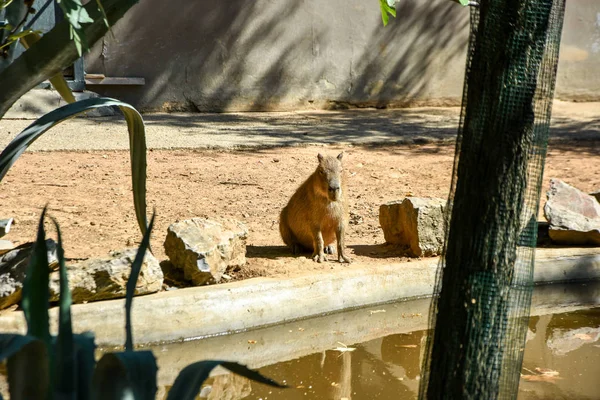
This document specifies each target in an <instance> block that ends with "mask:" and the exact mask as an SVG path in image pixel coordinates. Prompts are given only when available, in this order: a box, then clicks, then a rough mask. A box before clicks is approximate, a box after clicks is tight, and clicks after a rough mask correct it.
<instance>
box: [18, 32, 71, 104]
mask: <svg viewBox="0 0 600 400" xmlns="http://www.w3.org/2000/svg"><path fill="white" fill-rule="evenodd" d="M40 39H41V35H40V34H39V33H37V32H31V34H30V35H27V36H24V37H22V38H21V44H22V45H23V47H25V49H28V48H30V47H31V46H32V45H33V44H34V43H35V42H37V41H38V40H40ZM50 83H51V84H52V86H54V89H56V91H57V92H58V94H60V95H61V97H62V98H63V99H64V100H65V101H66V102H67V103H75V96H73V92H72V91H71V88H70V87H69V84H68V83H67V80H66V79H65V76H64V75H63V73H62V71H61V72H59V73H58V74H56V75H54V76H53V77H52V78H50Z"/></svg>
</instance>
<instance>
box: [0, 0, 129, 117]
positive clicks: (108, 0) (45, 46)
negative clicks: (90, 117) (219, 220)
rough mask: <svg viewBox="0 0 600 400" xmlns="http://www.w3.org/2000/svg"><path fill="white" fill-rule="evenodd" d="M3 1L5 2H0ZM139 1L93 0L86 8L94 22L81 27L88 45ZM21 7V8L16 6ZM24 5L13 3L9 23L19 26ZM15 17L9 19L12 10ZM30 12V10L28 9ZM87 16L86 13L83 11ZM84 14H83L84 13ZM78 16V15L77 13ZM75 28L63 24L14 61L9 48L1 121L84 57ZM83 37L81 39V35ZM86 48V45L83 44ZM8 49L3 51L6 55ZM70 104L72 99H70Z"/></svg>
mask: <svg viewBox="0 0 600 400" xmlns="http://www.w3.org/2000/svg"><path fill="white" fill-rule="evenodd" d="M0 1H1V0H0ZM137 2H138V0H102V4H101V7H100V6H99V3H98V1H90V2H89V3H87V4H86V5H85V6H83V9H85V13H87V15H88V16H89V17H90V18H91V19H92V20H93V22H91V23H81V22H79V26H80V29H81V31H82V32H83V35H84V36H85V39H86V40H85V44H86V45H87V46H91V45H93V44H94V43H95V42H96V41H97V40H98V39H100V38H101V37H103V36H104V34H105V33H106V32H107V31H108V28H107V25H106V22H108V23H109V25H114V24H115V23H116V22H117V21H118V20H119V19H120V18H121V17H123V15H124V14H125V13H126V12H127V11H128V10H129V9H130V8H131V7H132V6H133V5H135V4H137ZM17 5H18V7H16V6H17ZM23 5H24V2H23V1H21V0H19V1H13V2H12V3H11V4H10V6H9V7H8V8H7V9H6V14H7V20H8V22H9V23H10V24H11V25H13V26H17V25H18V24H19V23H20V21H22V19H21V18H22V17H23V15H26V13H25V12H23V10H22V8H23V7H22V6H23ZM13 8H15V11H14V12H11V15H12V16H13V17H11V18H12V19H11V18H8V16H9V15H8V14H9V11H11V10H12V9H13ZM25 11H26V10H25ZM82 13H83V12H82ZM82 13H81V14H82ZM75 14H77V13H75ZM73 29H74V28H73V27H72V25H70V21H69V20H65V21H62V22H60V23H58V24H56V26H55V27H54V28H52V29H51V30H50V31H49V32H47V33H46V34H44V36H42V38H41V39H40V40H39V42H38V43H35V44H34V45H32V46H31V47H30V48H29V49H28V50H27V51H25V52H24V53H23V54H22V55H21V56H20V57H18V58H17V59H15V60H14V61H13V59H12V55H13V54H14V51H11V49H13V48H14V46H12V45H11V46H9V47H8V48H6V49H8V51H7V54H6V53H2V54H0V87H1V88H2V90H0V118H2V116H3V115H4V114H5V113H6V111H7V110H8V109H9V108H10V107H11V106H12V105H13V104H14V103H15V102H16V101H17V100H18V99H19V98H20V97H21V96H23V95H24V94H25V93H27V92H28V91H29V90H30V89H32V88H34V87H35V86H36V85H38V84H39V83H41V82H43V81H44V80H46V79H49V78H52V77H54V76H56V75H57V74H59V73H62V71H63V70H64V69H65V68H66V67H68V66H69V65H71V64H73V63H74V62H75V61H76V60H77V59H78V58H79V57H80V56H81V54H80V51H81V50H83V47H82V48H81V49H79V48H78V46H77V44H76V43H75V40H71V39H70V38H69V36H70V35H71V31H72V30H73ZM4 33H6V32H5V31H4V30H0V39H1V40H0V43H3V42H4V39H5V35H4ZM80 37H81V36H80ZM81 46H83V42H81ZM6 49H2V50H0V52H3V51H4V50H6ZM67 101H68V100H67Z"/></svg>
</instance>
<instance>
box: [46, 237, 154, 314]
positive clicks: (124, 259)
mask: <svg viewBox="0 0 600 400" xmlns="http://www.w3.org/2000/svg"><path fill="white" fill-rule="evenodd" d="M136 253H137V249H135V248H130V249H124V250H120V251H112V252H110V256H109V257H104V258H94V259H88V260H85V261H82V262H80V263H77V264H73V265H68V266H67V275H68V277H69V288H70V289H71V295H72V297H73V303H83V302H88V301H97V300H108V299H116V298H121V297H125V292H126V285H127V280H128V279H129V273H130V272H131V263H132V262H133V260H134V258H135V255H136ZM162 284H163V272H162V269H161V268H160V265H159V263H158V260H157V259H156V257H154V256H153V255H152V254H150V252H146V256H145V258H144V263H143V264H142V269H141V270H140V275H139V277H138V281H137V285H136V288H135V294H136V295H143V294H150V293H156V292H158V291H159V290H160V289H161V288H162ZM59 290H60V284H59V275H58V271H56V272H53V273H52V274H50V300H51V301H57V300H58V295H59Z"/></svg>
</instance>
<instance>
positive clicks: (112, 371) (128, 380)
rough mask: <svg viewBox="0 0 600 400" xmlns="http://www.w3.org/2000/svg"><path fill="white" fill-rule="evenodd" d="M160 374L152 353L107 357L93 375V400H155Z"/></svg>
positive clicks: (110, 355)
mask: <svg viewBox="0 0 600 400" xmlns="http://www.w3.org/2000/svg"><path fill="white" fill-rule="evenodd" d="M157 371H158V367H157V366H156V359H155V358H154V355H153V354H152V351H135V352H134V351H125V352H122V353H109V354H105V355H104V356H103V357H102V358H101V359H100V361H98V365H97V366H96V370H95V372H94V378H93V380H92V399H93V400H105V399H106V400H109V399H110V400H113V399H135V400H145V399H154V398H155V396H156V389H157V387H156V372H157Z"/></svg>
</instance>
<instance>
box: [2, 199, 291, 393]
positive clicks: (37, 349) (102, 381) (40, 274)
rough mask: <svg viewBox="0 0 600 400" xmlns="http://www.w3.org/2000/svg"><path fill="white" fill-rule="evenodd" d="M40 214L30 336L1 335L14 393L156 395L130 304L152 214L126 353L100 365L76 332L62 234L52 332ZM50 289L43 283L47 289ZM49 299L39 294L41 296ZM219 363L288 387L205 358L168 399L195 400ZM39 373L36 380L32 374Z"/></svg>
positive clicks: (254, 375)
mask: <svg viewBox="0 0 600 400" xmlns="http://www.w3.org/2000/svg"><path fill="white" fill-rule="evenodd" d="M45 215H46V210H45V209H44V211H43V212H42V215H41V218H40V222H39V226H38V235H37V240H36V242H35V244H34V247H33V250H32V254H33V256H32V257H31V258H30V263H29V265H28V270H27V279H26V280H25V283H24V287H23V300H22V303H21V304H22V306H23V309H24V312H25V315H26V321H27V331H28V334H27V335H15V334H0V362H1V361H3V360H8V363H7V370H8V382H9V391H10V395H11V398H35V399H52V398H54V399H67V398H68V399H81V400H88V399H92V400H108V399H110V400H113V399H132V400H146V399H154V397H155V394H156V389H157V388H156V373H157V370H158V368H157V365H156V359H155V357H154V355H153V354H152V352H151V351H134V350H133V333H132V329H131V307H132V305H133V294H134V291H135V286H136V283H137V278H138V275H139V272H140V269H141V266H142V263H143V259H144V255H145V254H146V251H147V248H148V244H149V242H150V232H151V230H152V226H153V224H154V215H153V216H152V218H151V220H150V225H149V226H148V229H147V230H146V232H145V234H144V237H143V239H142V242H141V244H140V247H139V249H138V252H137V254H136V256H135V259H134V261H133V263H132V266H131V273H130V276H129V280H128V282H127V298H126V302H125V315H126V324H125V328H126V336H127V339H126V344H125V351H123V352H120V353H109V354H105V355H104V356H103V357H102V358H101V359H100V360H99V361H98V363H97V364H96V362H95V358H94V350H95V344H94V336H93V335H92V334H91V333H84V334H79V335H77V334H73V331H72V325H71V311H70V307H71V293H70V290H69V285H68V279H67V270H66V266H65V259H64V251H63V247H62V238H61V233H60V228H59V226H58V223H57V222H56V221H54V220H53V222H54V226H55V228H56V232H57V236H58V245H57V253H58V264H59V274H60V297H59V314H58V322H59V324H58V325H59V328H58V336H57V337H52V336H51V335H50V330H49V324H48V280H49V274H50V266H49V262H48V257H47V251H46V245H45V243H46V234H45V230H44V219H45ZM44 285H45V286H46V287H45V288H43V286H44ZM44 296H45V298H42V297H44ZM218 365H222V366H223V367H225V368H227V369H229V370H230V371H232V372H234V373H236V374H239V375H242V376H245V377H246V378H248V379H252V380H255V381H257V382H260V383H264V384H267V385H270V386H274V387H285V386H282V385H280V384H278V383H277V382H275V381H273V380H271V379H269V378H266V377H264V376H262V375H261V374H259V373H258V372H256V371H253V370H250V369H248V368H246V367H245V366H243V365H240V364H237V363H234V362H228V361H201V362H197V363H194V364H191V365H189V366H188V367H186V368H184V369H183V370H182V371H181V373H180V374H179V376H178V377H177V378H176V380H175V383H174V385H173V387H172V389H171V390H170V392H169V399H184V400H185V399H194V398H196V396H197V394H198V392H199V389H200V387H201V385H202V383H203V382H204V380H205V379H206V378H207V377H208V375H209V373H210V371H211V370H212V369H213V368H215V367H216V366H218ZM32 377H35V379H32Z"/></svg>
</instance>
